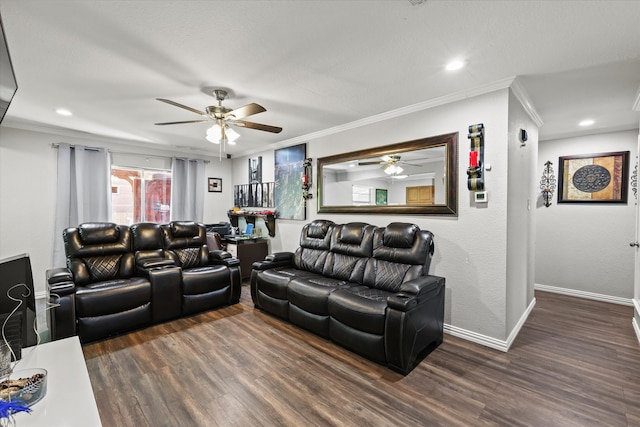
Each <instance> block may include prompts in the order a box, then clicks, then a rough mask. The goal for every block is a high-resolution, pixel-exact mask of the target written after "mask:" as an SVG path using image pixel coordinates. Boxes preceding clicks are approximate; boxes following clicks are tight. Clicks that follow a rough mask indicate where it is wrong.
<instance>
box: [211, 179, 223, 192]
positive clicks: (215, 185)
mask: <svg viewBox="0 0 640 427" xmlns="http://www.w3.org/2000/svg"><path fill="white" fill-rule="evenodd" d="M209 193H222V178H209Z"/></svg>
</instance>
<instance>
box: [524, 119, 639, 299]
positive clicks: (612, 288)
mask: <svg viewBox="0 0 640 427" xmlns="http://www.w3.org/2000/svg"><path fill="white" fill-rule="evenodd" d="M637 140H638V131H637V130H632V131H624V132H614V133H604V134H598V135H589V136H583V137H578V138H568V139H558V140H552V141H544V142H541V143H540V147H539V154H538V168H537V169H538V174H539V176H542V171H543V168H544V163H545V162H546V161H547V160H549V161H551V162H552V163H553V169H554V171H555V172H556V177H557V176H558V172H559V171H558V158H559V157H560V156H570V155H577V154H589V153H602V152H609V151H630V152H631V156H630V168H629V169H630V172H631V170H633V166H634V165H635V158H636V155H637V145H638V143H637ZM558 191H560V189H556V193H555V194H554V199H553V204H552V205H551V206H550V207H548V208H546V207H544V205H542V204H541V202H539V203H538V206H537V212H536V214H537V217H536V223H537V227H536V239H537V244H536V261H535V266H536V268H535V282H536V284H538V285H545V286H553V287H558V288H563V289H569V290H573V291H580V292H589V293H594V294H599V295H604V296H611V297H618V298H625V299H630V298H632V297H633V274H634V251H633V250H632V249H631V248H630V247H629V242H631V241H633V239H634V233H635V225H634V221H635V199H634V197H633V193H632V192H631V191H630V190H629V196H628V197H629V199H628V200H629V202H628V203H627V204H567V203H564V204H562V203H561V204H558V203H557V200H558V199H557V192H558Z"/></svg>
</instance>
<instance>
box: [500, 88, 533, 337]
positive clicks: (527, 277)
mask: <svg viewBox="0 0 640 427" xmlns="http://www.w3.org/2000/svg"><path fill="white" fill-rule="evenodd" d="M520 129H524V130H526V131H527V133H528V140H527V141H526V142H525V143H524V144H523V143H522V142H521V139H520ZM508 132H509V137H508V141H507V144H508V147H507V149H508V152H509V172H508V190H507V191H508V197H509V204H508V207H507V212H508V213H507V218H508V220H507V287H506V300H507V325H506V326H507V327H506V333H509V331H513V330H514V328H515V327H516V325H517V323H518V321H520V320H521V318H522V313H523V312H524V311H525V310H526V309H527V307H528V305H529V304H530V303H531V301H532V300H533V298H534V292H533V291H534V273H533V272H534V268H535V257H534V253H535V204H536V195H537V189H536V183H537V180H536V177H535V173H536V165H537V159H538V127H537V126H536V125H535V123H534V122H533V120H532V119H531V118H530V117H529V115H528V114H527V113H526V112H525V111H524V109H523V108H522V104H520V102H519V101H518V100H517V99H516V97H515V96H514V95H513V93H510V95H509V131H508Z"/></svg>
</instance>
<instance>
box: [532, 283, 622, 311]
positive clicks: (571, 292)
mask: <svg viewBox="0 0 640 427" xmlns="http://www.w3.org/2000/svg"><path fill="white" fill-rule="evenodd" d="M534 288H535V290H537V291H544V292H552V293H554V294H562V295H569V296H572V297H578V298H586V299H591V300H596V301H603V302H610V303H612V304H619V305H627V306H633V301H632V300H631V298H621V297H614V296H611V295H603V294H595V293H593V292H585V291H577V290H575V289H567V288H557V287H555V286H547V285H540V284H537V283H536V284H535V286H534Z"/></svg>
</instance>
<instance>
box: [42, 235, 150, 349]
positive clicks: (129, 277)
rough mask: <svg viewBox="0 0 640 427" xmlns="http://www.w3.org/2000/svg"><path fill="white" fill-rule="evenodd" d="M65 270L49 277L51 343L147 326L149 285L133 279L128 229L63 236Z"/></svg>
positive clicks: (147, 281)
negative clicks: (73, 337)
mask: <svg viewBox="0 0 640 427" xmlns="http://www.w3.org/2000/svg"><path fill="white" fill-rule="evenodd" d="M63 238H64V245H65V251H66V254H67V266H68V269H55V270H51V271H50V272H48V276H49V280H48V282H49V285H50V293H51V294H52V302H54V303H57V304H60V307H57V308H56V309H55V310H52V317H53V319H52V320H53V321H52V322H51V326H52V331H51V335H52V337H53V338H54V339H56V338H62V337H67V336H72V335H79V336H80V337H81V339H82V340H83V341H91V340H95V339H98V338H102V337H105V336H108V335H111V334H112V333H115V332H118V331H122V330H131V329H136V328H139V327H142V326H144V325H146V324H149V323H150V322H151V283H150V282H149V280H148V279H146V278H144V277H140V276H136V270H135V262H134V256H133V253H132V252H131V232H130V230H129V227H125V226H119V225H116V224H112V223H87V224H82V225H80V226H78V227H77V228H75V227H74V228H68V229H66V230H64V232H63Z"/></svg>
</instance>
